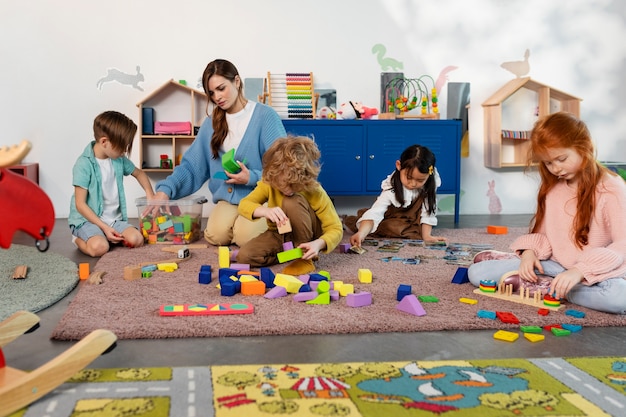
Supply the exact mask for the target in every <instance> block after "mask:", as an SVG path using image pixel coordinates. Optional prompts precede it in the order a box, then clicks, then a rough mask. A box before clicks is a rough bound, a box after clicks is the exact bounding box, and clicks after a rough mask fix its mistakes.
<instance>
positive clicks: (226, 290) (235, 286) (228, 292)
mask: <svg viewBox="0 0 626 417" xmlns="http://www.w3.org/2000/svg"><path fill="white" fill-rule="evenodd" d="M240 292H241V282H239V281H230V282H220V294H222V295H223V296H226V297H232V296H233V295H235V294H237V293H240Z"/></svg>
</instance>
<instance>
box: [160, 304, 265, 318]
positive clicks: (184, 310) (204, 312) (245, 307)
mask: <svg viewBox="0 0 626 417" xmlns="http://www.w3.org/2000/svg"><path fill="white" fill-rule="evenodd" d="M252 313H254V306H253V305H252V304H248V303H231V304H229V303H225V304H224V303H220V304H166V305H162V306H161V308H160V309H159V315H161V316H210V315H226V314H252Z"/></svg>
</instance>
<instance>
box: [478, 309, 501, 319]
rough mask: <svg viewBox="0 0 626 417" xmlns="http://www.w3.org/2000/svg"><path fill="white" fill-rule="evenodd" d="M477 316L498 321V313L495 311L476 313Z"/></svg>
mask: <svg viewBox="0 0 626 417" xmlns="http://www.w3.org/2000/svg"><path fill="white" fill-rule="evenodd" d="M476 316H477V317H480V318H481V319H491V320H495V319H496V312H495V311H489V310H478V311H477V312H476Z"/></svg>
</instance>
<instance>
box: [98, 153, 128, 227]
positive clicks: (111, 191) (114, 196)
mask: <svg viewBox="0 0 626 417" xmlns="http://www.w3.org/2000/svg"><path fill="white" fill-rule="evenodd" d="M96 161H98V165H99V166H100V175H101V176H102V201H103V210H102V216H100V218H101V219H102V221H103V222H105V223H106V224H108V225H111V224H113V222H114V221H115V220H121V219H122V211H121V210H120V195H119V190H118V189H117V182H116V181H115V173H114V172H113V162H111V159H110V158H107V159H98V158H96Z"/></svg>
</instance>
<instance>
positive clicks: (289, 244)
mask: <svg viewBox="0 0 626 417" xmlns="http://www.w3.org/2000/svg"><path fill="white" fill-rule="evenodd" d="M291 249H293V242H285V243H283V251H284V252H287V251H288V250H291Z"/></svg>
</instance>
